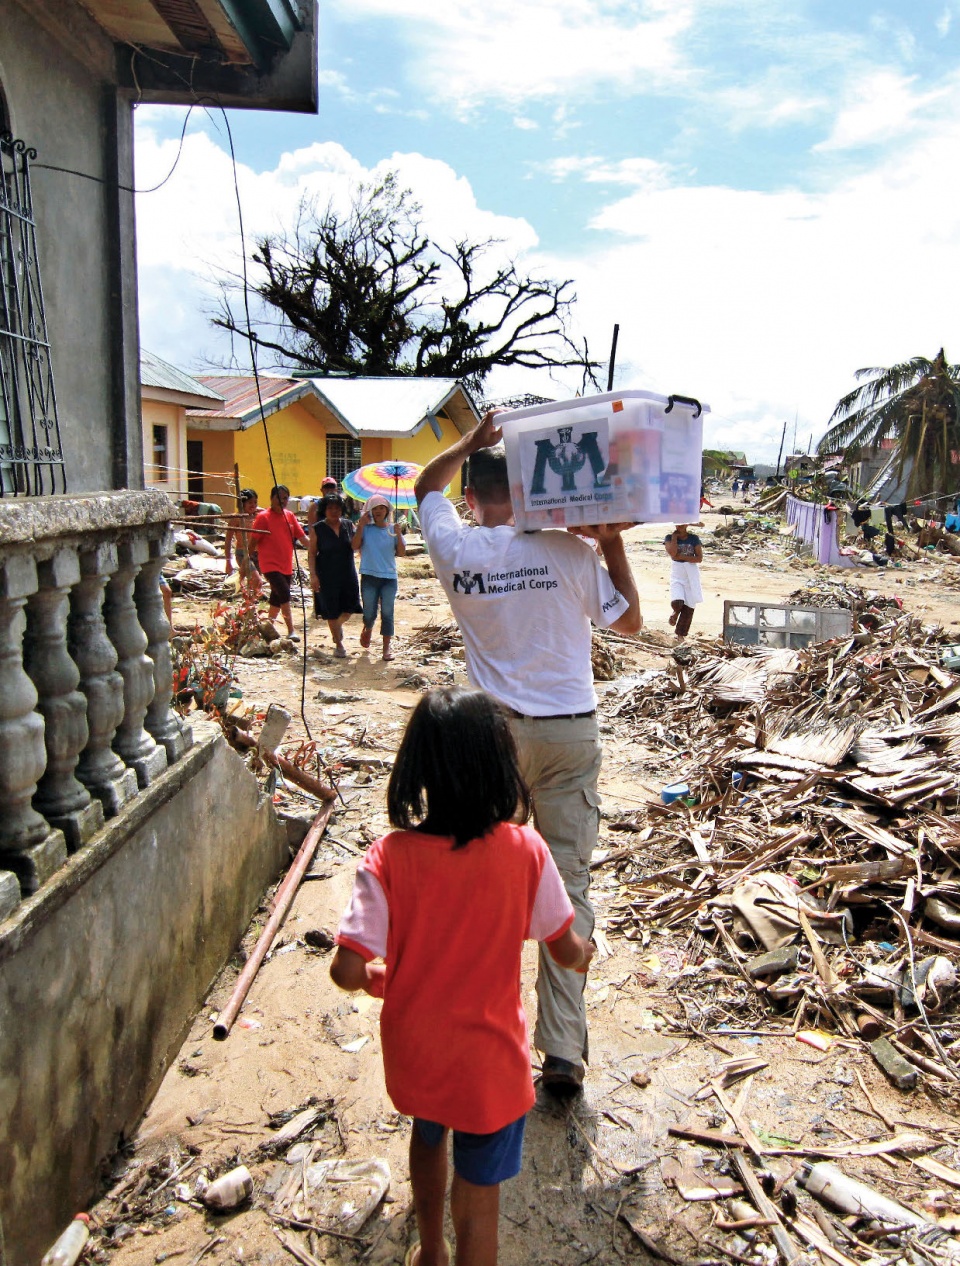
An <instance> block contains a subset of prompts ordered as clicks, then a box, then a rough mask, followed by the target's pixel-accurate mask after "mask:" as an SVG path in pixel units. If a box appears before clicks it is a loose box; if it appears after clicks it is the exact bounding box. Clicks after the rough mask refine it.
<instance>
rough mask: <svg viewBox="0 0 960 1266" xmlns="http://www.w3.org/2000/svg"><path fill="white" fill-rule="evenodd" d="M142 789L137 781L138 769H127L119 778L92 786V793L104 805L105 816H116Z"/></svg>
mask: <svg viewBox="0 0 960 1266" xmlns="http://www.w3.org/2000/svg"><path fill="white" fill-rule="evenodd" d="M139 790H140V787H139V784H138V783H137V771H136V770H135V769H125V770H124V771H123V773H122V774H121V775H120V776H119V777H118V778H113V779H111V781H110V782H108V783H101V784H100V786H98V787H91V788H90V794H91V796H95V797H96V798H97V799H98V800H99V801H100V803H101V805H103V816H104V817H105V818H115V817H116V816H117V814H118V813H119V812H120V810H121V809H122V808H123V806H124V805H125V804H126V803H127V801H128V800H132V799H133V798H134V796H135V795H136V794H137V792H138V791H139Z"/></svg>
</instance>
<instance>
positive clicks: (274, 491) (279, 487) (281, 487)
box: [270, 484, 290, 501]
mask: <svg viewBox="0 0 960 1266" xmlns="http://www.w3.org/2000/svg"><path fill="white" fill-rule="evenodd" d="M282 492H285V493H286V494H287V496H288V497H289V496H290V489H289V488H288V487H287V485H286V484H274V485H273V487H272V488H271V489H270V500H271V501H272V500H273V499H274V497H279V496H280V494H281V493H282Z"/></svg>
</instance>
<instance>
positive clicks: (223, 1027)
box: [213, 800, 334, 1042]
mask: <svg viewBox="0 0 960 1266" xmlns="http://www.w3.org/2000/svg"><path fill="white" fill-rule="evenodd" d="M333 805H334V802H333V800H329V801H328V802H327V803H326V804H325V805H324V806H323V808H322V809H321V810H320V812H319V813H318V814H317V816H316V817H315V818H314V819H313V822H312V824H311V826H310V830H309V831H308V832H307V834H306V836H305V837H304V841H303V843H302V844H301V845H300V851H299V852H298V853H297V855H296V857H295V858H294V861H293V865H292V866H291V867H290V869H289V870H288V871H287V873H286V876H285V877H284V879H283V882H282V883H281V884H280V887H279V888H278V889H277V891H276V893H275V895H274V898H273V903H272V904H273V913H272V914H271V916H270V918H269V919H268V920H267V923H266V926H265V927H264V929H263V931H262V932H261V933H260V936H259V938H258V940H257V943H256V945H255V946H254V947H253V952H252V953H251V955H250V957H249V958H248V959H247V961H246V963H245V964H244V967H243V971H242V972H241V973H240V975H239V976H238V977H237V983H236V985H234V988H233V993H232V994H231V995H230V998H229V1001H228V1002H227V1005H226V1006H225V1007H224V1008H223V1010H222V1011H221V1012H220V1014H219V1016H218V1017H217V1022H216V1024H215V1025H214V1026H213V1036H214V1037H215V1038H216V1039H217V1041H218V1042H222V1041H223V1040H224V1039H225V1038H226V1037H227V1036H228V1035H229V1033H230V1029H231V1028H232V1027H233V1022H234V1020H235V1019H236V1018H237V1016H238V1015H239V1013H240V1008H241V1007H242V1006H243V1002H244V999H245V998H246V996H247V994H248V992H249V991H250V986H251V985H252V984H253V981H254V979H255V977H256V974H257V972H258V971H259V970H260V964H261V963H262V962H263V960H264V958H265V957H266V955H267V950H269V948H270V946H271V945H272V944H273V938H274V937H275V936H276V935H277V932H278V931H279V930H280V926H281V924H282V923H283V920H284V919H285V918H286V915H287V911H288V910H289V909H290V906H291V905H292V903H293V898H294V897H295V896H296V893H297V889H298V888H299V887H300V881H301V880H302V879H303V877H304V875H305V874H306V872H307V869H308V867H309V866H310V863H311V862H312V861H313V855H314V853H315V852H316V851H317V845H318V844H319V843H320V838H321V836H322V835H323V833H324V831H325V830H326V828H327V823H328V822H329V821H330V817H331V815H332V813H333Z"/></svg>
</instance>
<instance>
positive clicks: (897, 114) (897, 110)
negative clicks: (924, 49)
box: [814, 70, 947, 151]
mask: <svg viewBox="0 0 960 1266" xmlns="http://www.w3.org/2000/svg"><path fill="white" fill-rule="evenodd" d="M916 80H917V76H915V75H914V76H906V75H901V74H898V73H897V72H896V71H892V70H873V71H870V72H869V73H867V74H864V75H861V76H859V77H857V78H855V79H854V80H853V81H852V82H851V83H850V84H849V85H848V87H847V89H846V91H845V93H844V101H843V104H842V107H841V109H840V111H839V113H838V114H837V118H836V121H835V122H834V126H833V131H832V132H831V133H830V135H829V136H828V137H827V139H826V140H825V141H822V142H821V143H820V144H819V145H817V146H815V147H814V148H815V149H816V150H823V151H827V150H845V149H854V148H856V147H859V146H863V145H875V144H882V143H884V142H887V141H889V140H891V139H894V138H897V137H900V136H903V135H905V134H906V133H908V132H911V131H913V130H915V129H916V128H917V127H918V125H919V124H920V122H921V119H922V116H923V115H924V114H925V113H926V112H928V111H929V110H930V108H931V107H932V106H936V105H939V104H941V103H943V102H944V100H945V98H946V96H947V89H946V88H936V89H933V90H932V91H929V92H919V93H918V92H914V91H912V87H913V85H914V84H915V83H916Z"/></svg>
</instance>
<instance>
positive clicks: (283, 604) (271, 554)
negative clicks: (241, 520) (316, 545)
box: [252, 484, 307, 638]
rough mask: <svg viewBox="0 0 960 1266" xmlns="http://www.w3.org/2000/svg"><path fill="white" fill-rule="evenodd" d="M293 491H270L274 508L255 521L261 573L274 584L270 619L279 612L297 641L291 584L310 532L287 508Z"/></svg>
mask: <svg viewBox="0 0 960 1266" xmlns="http://www.w3.org/2000/svg"><path fill="white" fill-rule="evenodd" d="M289 500H290V489H289V488H288V487H287V486H286V484H277V486H276V487H275V488H271V489H270V509H269V510H261V511H260V513H259V514H258V515H257V517H256V518H255V519H254V521H253V528H252V530H253V531H254V532H256V533H257V536H256V537H255V538H254V539H255V540H256V542H257V557H258V561H259V563H260V574H261V575H262V576H263V578H264V579H265V580H267V581H269V583H270V619H271V620H275V619H276V618H277V614H278V613H279V612H283V618H284V621H285V623H286V626H287V636H288V637H292V638H296V636H297V635H296V633H294V631H293V615H292V613H291V611H290V583H291V581H292V580H293V551H294V547H295V546H296V544H297V542H299V541H302V542H303V543H304V544H306V542H307V537H306V533H305V532H304V530H303V528H302V527H301V526H300V523H299V521H298V519H297V516H296V515H295V514H294V513H293V511H292V510H288V509H287V502H288V501H289Z"/></svg>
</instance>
